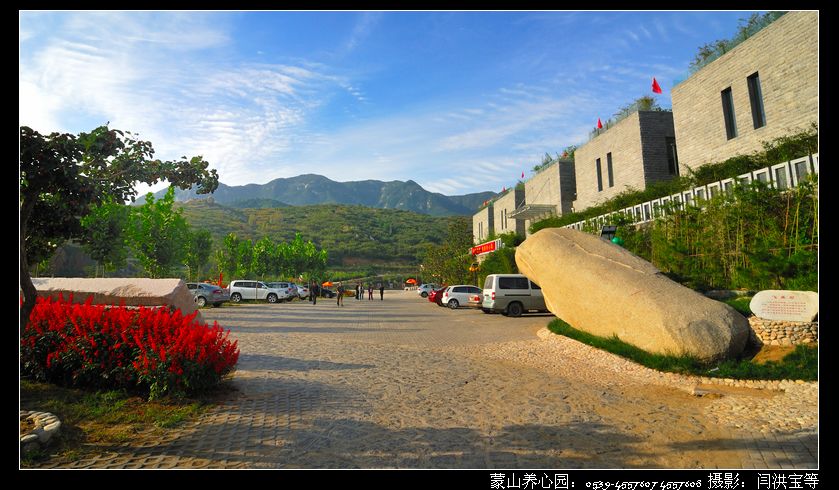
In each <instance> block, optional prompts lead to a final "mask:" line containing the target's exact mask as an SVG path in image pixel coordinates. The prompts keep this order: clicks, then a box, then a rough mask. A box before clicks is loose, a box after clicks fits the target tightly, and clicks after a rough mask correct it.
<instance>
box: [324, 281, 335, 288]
mask: <svg viewBox="0 0 839 490" xmlns="http://www.w3.org/2000/svg"><path fill="white" fill-rule="evenodd" d="M330 286H334V284H332V281H326V282H325V283H323V287H325V288H328V287H330Z"/></svg>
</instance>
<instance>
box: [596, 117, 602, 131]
mask: <svg viewBox="0 0 839 490" xmlns="http://www.w3.org/2000/svg"><path fill="white" fill-rule="evenodd" d="M597 129H603V123H602V122H600V118H599V117H598V118H597Z"/></svg>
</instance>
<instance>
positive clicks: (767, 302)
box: [749, 289, 819, 322]
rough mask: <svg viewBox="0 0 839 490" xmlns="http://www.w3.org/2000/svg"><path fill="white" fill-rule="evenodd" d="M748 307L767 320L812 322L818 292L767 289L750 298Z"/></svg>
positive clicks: (817, 304) (817, 300) (817, 310)
mask: <svg viewBox="0 0 839 490" xmlns="http://www.w3.org/2000/svg"><path fill="white" fill-rule="evenodd" d="M749 309H751V310H752V313H754V314H755V316H757V317H759V318H765V319H767V320H779V321H788V322H812V321H813V319H815V318H816V315H818V313H819V293H814V292H813V291H784V290H778V289H767V290H766V291H761V292H759V293H757V294H756V295H755V296H754V298H752V301H751V302H750V303H749Z"/></svg>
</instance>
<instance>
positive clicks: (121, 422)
mask: <svg viewBox="0 0 839 490" xmlns="http://www.w3.org/2000/svg"><path fill="white" fill-rule="evenodd" d="M20 398H21V408H23V409H25V410H36V411H45V412H50V413H53V414H55V415H57V416H58V418H59V419H61V424H62V425H61V433H60V435H59V436H58V438H57V439H56V441H54V442H51V443H50V445H49V447H48V448H46V450H41V451H38V452H37V453H33V454H31V455H29V456H27V457H26V458H23V459H21V465H22V466H36V465H37V463H38V462H39V461H43V460H44V459H46V458H48V457H50V454H52V455H58V456H59V457H61V458H63V459H64V460H67V461H74V460H78V459H80V458H82V457H83V456H84V455H85V454H86V453H89V452H93V451H96V450H97V448H103V447H107V446H109V445H114V444H122V443H125V442H130V441H131V440H132V439H133V438H135V437H137V434H139V433H143V434H144V435H152V436H153V435H154V434H155V433H158V434H162V433H164V431H165V430H167V429H172V428H175V427H178V426H179V425H181V424H183V423H184V422H186V421H189V420H191V419H193V418H195V417H197V416H198V415H200V414H201V413H202V412H204V411H205V410H206V409H207V408H208V407H209V406H210V405H211V400H210V399H209V398H206V399H180V400H178V399H162V400H154V401H147V400H145V399H144V398H142V397H139V396H136V395H133V394H129V393H125V392H122V391H102V392H96V393H91V392H87V391H84V390H79V389H74V388H64V387H60V386H56V385H52V384H48V383H41V382H35V381H30V380H26V379H22V380H21V382H20Z"/></svg>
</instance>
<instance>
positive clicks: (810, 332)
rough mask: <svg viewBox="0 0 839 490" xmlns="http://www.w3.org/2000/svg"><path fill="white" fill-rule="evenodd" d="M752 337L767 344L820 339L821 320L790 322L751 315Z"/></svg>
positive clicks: (805, 341) (811, 341)
mask: <svg viewBox="0 0 839 490" xmlns="http://www.w3.org/2000/svg"><path fill="white" fill-rule="evenodd" d="M749 325H750V326H751V327H752V334H753V336H752V339H753V340H758V341H759V343H761V344H766V345H798V344H810V343H814V342H818V341H819V322H788V321H780V320H766V319H764V318H758V317H756V316H754V315H752V316H750V317H749Z"/></svg>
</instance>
